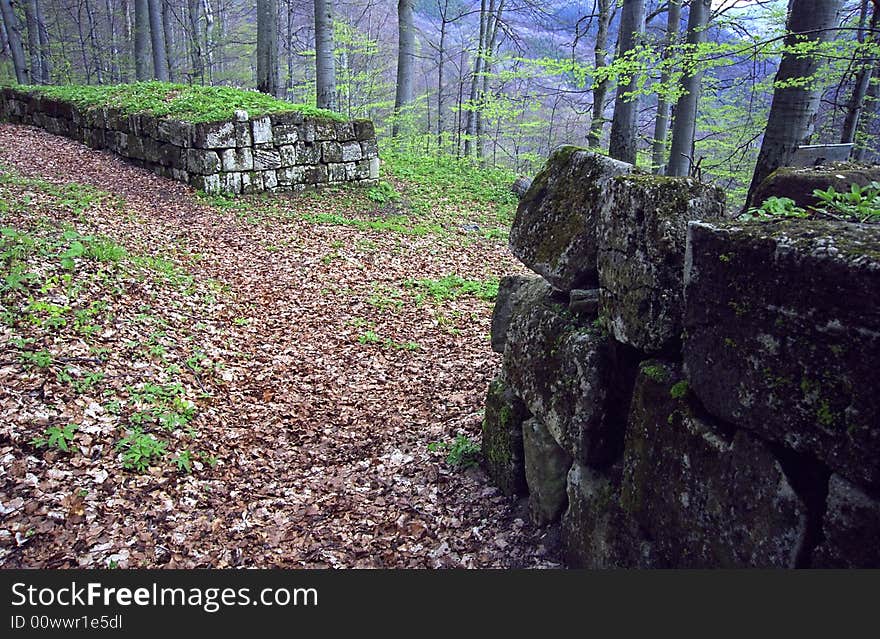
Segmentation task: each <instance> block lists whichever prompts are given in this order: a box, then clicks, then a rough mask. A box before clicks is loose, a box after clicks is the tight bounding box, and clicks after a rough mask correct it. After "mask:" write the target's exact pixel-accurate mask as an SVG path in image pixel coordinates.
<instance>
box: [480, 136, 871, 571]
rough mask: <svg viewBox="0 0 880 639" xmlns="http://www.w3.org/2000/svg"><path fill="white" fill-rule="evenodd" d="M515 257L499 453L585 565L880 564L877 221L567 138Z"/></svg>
mask: <svg viewBox="0 0 880 639" xmlns="http://www.w3.org/2000/svg"><path fill="white" fill-rule="evenodd" d="M834 175H836V173H834ZM812 178H816V175H812V176H811V179H812ZM811 183H812V182H811ZM771 195H772V193H771ZM511 249H512V251H513V253H514V254H515V255H516V256H518V257H519V258H520V260H521V261H522V262H523V263H524V264H525V265H526V266H528V267H529V268H531V269H532V270H534V271H535V272H537V273H538V274H539V275H540V276H541V277H534V278H528V277H522V276H515V277H507V278H503V279H502V282H501V286H500V292H499V296H498V301H497V304H496V307H495V313H494V316H493V324H492V347H493V348H494V349H495V350H496V351H497V352H500V353H503V356H504V357H503V366H502V370H501V373H500V374H499V376H498V378H497V379H496V380H495V381H494V382H493V383H492V384H491V385H490V388H489V393H488V397H487V401H486V419H485V421H484V433H483V452H484V458H485V463H486V467H487V470H488V471H489V473H490V475H491V476H492V477H493V478H494V479H495V481H496V483H497V484H498V486H499V487H500V488H501V489H502V490H503V491H504V492H506V493H508V494H511V495H517V494H518V495H528V499H529V508H530V512H531V515H532V518H533V519H534V521H535V522H536V523H538V524H541V525H544V524H549V523H554V522H558V523H559V524H560V525H561V537H562V541H563V546H564V551H565V556H566V559H567V561H568V562H569V564H570V565H572V566H578V567H590V568H612V567H643V568H658V567H659V568H663V567H673V568H679V567H700V568H709V567H811V566H812V567H880V546H878V544H877V540H878V539H880V392H878V390H880V382H878V376H877V373H876V369H875V367H876V365H877V364H878V363H880V225H865V224H852V223H846V222H822V221H806V220H782V221H768V222H739V221H735V220H732V219H730V218H728V217H727V216H726V214H725V203H724V194H723V193H722V192H721V191H720V190H718V189H716V188H714V187H710V186H706V185H703V184H699V183H697V182H694V181H692V180H688V179H684V178H665V177H657V176H652V175H646V174H643V173H639V172H637V171H634V170H633V168H632V167H631V166H629V165H626V164H621V163H619V162H615V161H612V160H609V159H607V158H604V157H601V156H597V155H594V154H592V153H589V152H587V151H585V150H580V149H576V148H574V147H563V148H561V149H558V150H557V151H556V152H555V153H554V154H553V155H552V156H551V158H550V159H549V160H548V162H547V164H546V166H545V167H544V169H543V170H542V171H541V172H540V173H539V174H538V176H536V178H535V180H534V182H533V183H532V186H531V188H530V189H529V191H528V192H527V193H526V194H525V195H524V196H523V199H522V200H521V203H520V207H519V209H518V211H517V215H516V219H515V221H514V224H513V229H512V232H511Z"/></svg>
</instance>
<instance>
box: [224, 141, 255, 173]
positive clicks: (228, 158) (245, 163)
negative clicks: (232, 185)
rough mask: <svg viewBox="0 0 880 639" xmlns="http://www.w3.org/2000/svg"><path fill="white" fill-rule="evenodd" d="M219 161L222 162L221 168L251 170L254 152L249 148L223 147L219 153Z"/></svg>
mask: <svg viewBox="0 0 880 639" xmlns="http://www.w3.org/2000/svg"><path fill="white" fill-rule="evenodd" d="M220 161H221V163H222V164H223V170H224V171H227V172H231V171H252V170H253V168H254V154H253V151H251V149H249V148H246V147H245V148H241V149H225V150H224V151H222V152H221V153H220Z"/></svg>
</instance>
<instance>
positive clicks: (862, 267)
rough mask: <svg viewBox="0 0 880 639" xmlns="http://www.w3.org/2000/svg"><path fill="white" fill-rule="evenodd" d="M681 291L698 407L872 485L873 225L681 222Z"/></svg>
mask: <svg viewBox="0 0 880 639" xmlns="http://www.w3.org/2000/svg"><path fill="white" fill-rule="evenodd" d="M685 282H686V290H685V300H686V306H685V317H684V327H685V331H686V339H685V340H684V361H685V365H686V367H687V371H688V376H689V378H690V380H691V385H692V387H693V390H694V392H695V393H696V394H697V396H698V397H699V398H700V400H701V401H702V402H703V404H704V405H705V406H706V408H707V409H708V410H709V411H710V412H711V413H712V414H714V415H717V416H718V417H720V418H721V419H723V420H725V421H727V422H729V423H733V424H737V425H738V426H739V427H741V428H746V429H750V430H753V431H755V432H756V433H758V434H759V435H760V436H761V437H764V438H766V439H769V440H772V441H776V442H779V443H782V444H785V445H786V446H787V447H789V448H791V449H793V450H795V451H798V452H802V453H809V454H811V455H814V456H815V457H816V458H818V459H819V460H821V461H822V462H824V463H825V464H826V465H827V466H829V467H830V468H832V469H833V470H834V471H835V472H838V473H839V474H841V475H843V476H844V477H847V478H849V479H850V480H851V481H854V482H855V483H861V484H866V485H869V486H874V487H877V486H880V463H878V460H880V393H878V392H877V390H876V389H877V384H876V379H877V370H876V363H877V362H880V294H878V292H880V225H868V224H864V225H860V224H849V223H843V222H839V223H838V222H820V221H806V220H783V221H773V222H730V223H721V224H714V225H713V224H709V223H692V224H691V225H690V227H689V238H688V255H687V259H686V268H685Z"/></svg>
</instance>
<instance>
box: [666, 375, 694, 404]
mask: <svg viewBox="0 0 880 639" xmlns="http://www.w3.org/2000/svg"><path fill="white" fill-rule="evenodd" d="M689 389H690V387H689V386H688V383H687V380H684V379H683V380H681V381H680V382H676V383H675V384H673V385H672V388H670V389H669V396H670V397H671V398H672V399H681V398H683V397H684V396H685V395H687V394H688V390H689Z"/></svg>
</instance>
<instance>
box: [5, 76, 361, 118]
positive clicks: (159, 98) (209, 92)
mask: <svg viewBox="0 0 880 639" xmlns="http://www.w3.org/2000/svg"><path fill="white" fill-rule="evenodd" d="M16 89H17V90H20V91H25V92H28V93H31V94H35V95H40V96H44V97H47V98H51V99H54V100H60V101H62V102H69V103H71V104H73V105H75V106H77V107H79V108H81V109H89V108H115V109H119V110H120V111H122V112H123V113H125V114H128V115H132V114H149V115H153V116H155V117H157V118H168V119H173V120H182V121H184V122H194V123H197V122H220V121H224V120H231V119H232V118H233V115H234V113H235V111H237V110H239V109H244V110H245V111H247V112H248V114H249V115H250V116H251V117H256V116H262V115H268V114H270V113H301V114H302V115H306V116H312V117H320V118H327V119H329V120H335V121H345V120H346V118H345V117H343V116H342V115H340V114H338V113H334V112H332V111H327V110H325V109H317V108H315V107H313V106H310V105H306V104H292V103H290V102H285V101H284V100H279V99H277V98H274V97H272V96H270V95H267V94H265V93H259V92H258V91H246V90H243V89H236V88H233V87H226V86H198V85H185V84H171V83H169V82H137V83H134V84H116V85H104V86H86V85H73V84H70V85H62V86H19V87H16Z"/></svg>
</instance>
